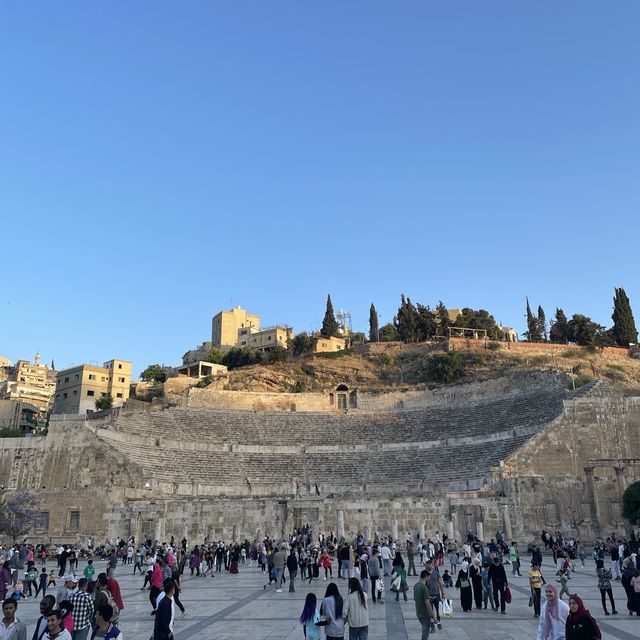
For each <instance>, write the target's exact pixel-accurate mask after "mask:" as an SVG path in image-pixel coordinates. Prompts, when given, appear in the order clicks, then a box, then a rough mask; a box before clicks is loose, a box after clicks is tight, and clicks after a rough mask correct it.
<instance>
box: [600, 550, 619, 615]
mask: <svg viewBox="0 0 640 640" xmlns="http://www.w3.org/2000/svg"><path fill="white" fill-rule="evenodd" d="M596 575H597V576H598V589H600V598H601V599H602V608H603V609H604V615H605V616H608V615H611V614H610V613H609V611H608V610H607V601H606V597H605V596H607V595H608V596H609V602H610V603H611V613H612V614H613V615H614V616H615V615H616V614H617V613H618V612H617V611H616V603H615V601H614V599H613V589H612V588H611V569H606V568H605V566H604V560H602V559H601V558H598V559H597V560H596Z"/></svg>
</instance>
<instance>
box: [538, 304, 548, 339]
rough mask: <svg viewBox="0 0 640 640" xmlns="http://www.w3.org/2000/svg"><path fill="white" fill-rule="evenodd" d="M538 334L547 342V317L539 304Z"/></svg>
mask: <svg viewBox="0 0 640 640" xmlns="http://www.w3.org/2000/svg"><path fill="white" fill-rule="evenodd" d="M538 336H539V337H540V340H543V341H544V342H547V319H546V317H545V315H544V309H543V308H542V307H541V306H540V305H538Z"/></svg>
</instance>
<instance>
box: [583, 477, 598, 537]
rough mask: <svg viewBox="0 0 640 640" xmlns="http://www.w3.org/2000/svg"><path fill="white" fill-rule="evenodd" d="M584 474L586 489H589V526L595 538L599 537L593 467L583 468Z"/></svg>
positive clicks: (596, 494)
mask: <svg viewBox="0 0 640 640" xmlns="http://www.w3.org/2000/svg"><path fill="white" fill-rule="evenodd" d="M584 473H585V475H586V476H587V487H588V488H589V497H590V498H591V507H592V513H591V526H592V527H593V532H594V534H595V535H596V536H598V535H600V523H601V518H600V503H599V502H598V492H597V489H596V480H595V478H594V477H593V467H585V468H584Z"/></svg>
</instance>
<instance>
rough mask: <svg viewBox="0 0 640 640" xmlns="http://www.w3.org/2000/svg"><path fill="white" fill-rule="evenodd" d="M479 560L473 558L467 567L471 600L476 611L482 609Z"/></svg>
mask: <svg viewBox="0 0 640 640" xmlns="http://www.w3.org/2000/svg"><path fill="white" fill-rule="evenodd" d="M481 572H482V569H481V568H480V558H477V557H476V558H474V559H473V560H472V561H471V566H470V567H469V576H470V577H471V587H472V589H473V600H474V602H475V603H476V609H482V576H481V575H480V574H481Z"/></svg>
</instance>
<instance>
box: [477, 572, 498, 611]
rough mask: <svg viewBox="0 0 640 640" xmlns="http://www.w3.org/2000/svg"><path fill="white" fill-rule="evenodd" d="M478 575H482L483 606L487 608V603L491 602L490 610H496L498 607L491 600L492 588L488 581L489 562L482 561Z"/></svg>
mask: <svg viewBox="0 0 640 640" xmlns="http://www.w3.org/2000/svg"><path fill="white" fill-rule="evenodd" d="M480 576H481V577H482V601H483V604H484V608H485V609H486V608H487V604H489V603H490V604H491V610H492V611H497V610H498V607H496V604H495V602H494V600H493V588H492V586H491V583H490V582H489V563H488V562H483V563H482V570H481V571H480Z"/></svg>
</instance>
